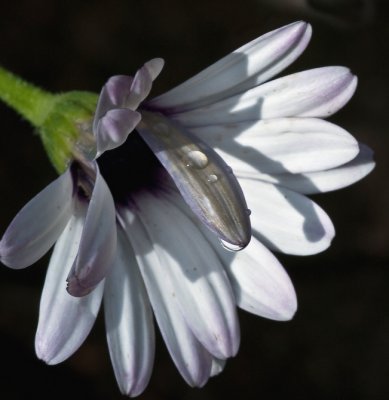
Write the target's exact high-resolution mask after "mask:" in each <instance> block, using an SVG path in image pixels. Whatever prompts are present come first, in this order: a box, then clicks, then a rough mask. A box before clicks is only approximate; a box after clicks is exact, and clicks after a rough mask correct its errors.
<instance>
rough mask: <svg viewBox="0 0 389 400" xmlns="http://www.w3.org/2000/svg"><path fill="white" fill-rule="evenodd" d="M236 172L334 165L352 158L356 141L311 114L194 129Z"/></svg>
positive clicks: (247, 174) (307, 169)
mask: <svg viewBox="0 0 389 400" xmlns="http://www.w3.org/2000/svg"><path fill="white" fill-rule="evenodd" d="M193 132H194V133H195V134H196V135H198V136H199V137H200V138H201V139H202V140H204V141H205V142H206V143H207V144H209V145H210V146H212V147H213V148H215V149H216V150H217V151H218V153H219V154H220V156H221V157H222V158H223V159H224V160H225V161H226V163H227V164H228V165H230V166H231V167H232V169H233V171H234V173H235V174H236V175H238V176H245V177H255V175H256V174H257V173H258V172H260V173H265V174H276V173H287V172H290V173H302V172H312V171H321V170H325V169H329V168H334V167H337V166H339V165H342V164H345V163H346V162H348V161H350V160H352V159H353V158H355V156H356V155H357V154H358V152H359V147H358V143H357V141H356V140H355V139H354V138H353V137H352V136H351V135H350V134H349V133H348V132H346V131H345V130H344V129H342V128H340V127H339V126H337V125H335V124H332V123H330V122H327V121H324V120H321V119H317V118H276V119H270V120H260V121H255V122H251V124H250V122H245V123H240V124H232V125H220V126H209V127H201V128H197V129H194V130H193Z"/></svg>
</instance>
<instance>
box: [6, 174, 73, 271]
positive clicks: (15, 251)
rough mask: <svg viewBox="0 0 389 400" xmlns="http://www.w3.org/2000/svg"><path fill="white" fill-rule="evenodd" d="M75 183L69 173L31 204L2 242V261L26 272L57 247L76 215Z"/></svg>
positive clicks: (18, 215)
mask: <svg viewBox="0 0 389 400" xmlns="http://www.w3.org/2000/svg"><path fill="white" fill-rule="evenodd" d="M72 197H73V180H72V177H71V174H70V171H69V170H67V171H66V172H65V173H64V174H62V175H61V176H60V177H59V178H57V179H56V180H55V181H54V182H52V183H50V185H48V186H47V187H46V188H45V189H43V190H42V191H41V192H40V193H39V194H37V195H36V196H35V197H34V198H33V199H32V200H30V201H29V202H28V203H27V204H26V205H25V206H24V207H23V208H22V209H21V210H20V211H19V213H18V214H17V215H16V217H15V218H14V220H13V221H12V222H11V224H10V225H9V227H8V229H7V230H6V232H5V233H4V236H3V238H2V239H1V242H0V259H1V262H2V263H3V264H5V265H7V266H8V267H11V268H15V269H19V268H25V267H28V266H29V265H31V264H33V263H34V262H36V261H37V260H39V259H40V258H41V257H42V256H43V255H44V254H45V253H46V252H47V251H48V250H49V249H50V247H51V246H52V245H53V244H54V243H55V241H56V240H57V239H58V237H59V235H60V234H61V232H62V231H63V230H64V228H65V226H66V224H67V223H68V221H69V218H70V216H71V213H72V208H73V200H72Z"/></svg>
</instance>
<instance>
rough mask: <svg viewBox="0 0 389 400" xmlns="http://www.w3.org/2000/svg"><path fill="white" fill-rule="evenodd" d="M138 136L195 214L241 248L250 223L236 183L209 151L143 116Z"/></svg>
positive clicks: (158, 118)
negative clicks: (153, 154)
mask: <svg viewBox="0 0 389 400" xmlns="http://www.w3.org/2000/svg"><path fill="white" fill-rule="evenodd" d="M142 115H143V120H142V123H141V124H139V127H138V132H139V133H140V135H141V136H142V138H143V139H144V140H145V142H146V143H147V144H148V145H149V147H150V148H151V149H152V150H153V152H154V153H155V155H156V156H157V157H158V159H159V161H160V162H161V163H162V165H163V166H164V167H165V169H166V170H167V172H168V173H169V174H170V176H171V177H172V179H173V180H174V182H175V184H176V185H177V187H178V189H179V190H180V192H181V194H182V196H183V198H184V199H185V201H186V202H187V204H188V205H189V206H190V207H191V209H192V210H193V211H194V213H195V214H196V215H197V216H198V217H199V218H200V219H201V221H202V222H203V223H204V224H205V225H206V226H208V228H209V229H210V230H211V231H213V232H214V233H216V235H217V236H218V237H219V238H221V239H222V240H224V241H226V242H228V243H230V244H233V245H236V246H238V247H239V248H243V247H244V246H246V245H247V244H248V242H249V241H250V237H251V227H250V219H249V217H248V215H247V207H246V202H245V199H244V196H243V193H242V191H241V189H240V186H239V183H238V181H237V180H236V178H235V176H234V175H233V173H232V172H231V169H230V168H229V167H228V166H227V165H226V164H225V162H224V161H223V159H222V158H221V157H219V156H218V155H217V154H216V153H215V152H214V151H213V150H212V149H211V148H209V147H208V146H206V145H204V143H202V142H201V141H199V140H198V139H197V138H196V137H194V136H193V135H190V134H189V133H188V132H185V131H184V130H183V129H181V127H179V126H176V125H174V124H172V123H171V121H170V120H169V119H167V118H166V117H164V116H162V115H159V114H155V113H147V112H144V113H142Z"/></svg>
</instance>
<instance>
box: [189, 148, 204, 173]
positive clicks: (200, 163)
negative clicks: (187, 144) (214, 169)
mask: <svg viewBox="0 0 389 400" xmlns="http://www.w3.org/2000/svg"><path fill="white" fill-rule="evenodd" d="M186 157H187V160H186V161H187V164H186V166H187V167H193V168H197V169H203V168H205V167H206V166H207V165H208V157H207V156H206V155H205V154H204V153H203V152H201V151H198V150H193V151H190V152H189V153H188V154H187V155H186Z"/></svg>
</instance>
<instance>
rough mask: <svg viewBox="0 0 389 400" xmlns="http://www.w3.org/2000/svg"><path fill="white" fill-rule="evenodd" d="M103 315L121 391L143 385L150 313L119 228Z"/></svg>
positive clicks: (151, 347) (148, 367) (150, 344)
mask: <svg viewBox="0 0 389 400" xmlns="http://www.w3.org/2000/svg"><path fill="white" fill-rule="evenodd" d="M104 315H105V324H106V329H107V341H108V347H109V352H110V355H111V361H112V365H113V369H114V371H115V376H116V380H117V382H118V385H119V387H120V390H121V392H122V393H123V394H126V395H127V396H131V397H134V396H138V395H139V394H141V393H142V392H143V391H144V389H145V388H146V386H147V384H148V382H149V380H150V376H151V372H152V368H153V361H154V351H155V336H154V326H153V316H152V312H151V308H150V304H149V301H148V297H147V293H146V289H145V287H144V283H143V281H142V277H141V276H140V273H139V270H138V265H137V262H136V259H135V255H134V252H133V250H132V248H131V245H130V243H129V242H128V240H127V238H126V237H125V236H124V233H122V231H121V229H119V228H118V251H117V255H116V259H115V262H114V265H113V267H112V271H111V272H110V274H109V275H108V276H107V278H106V282H105V290H104Z"/></svg>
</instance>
